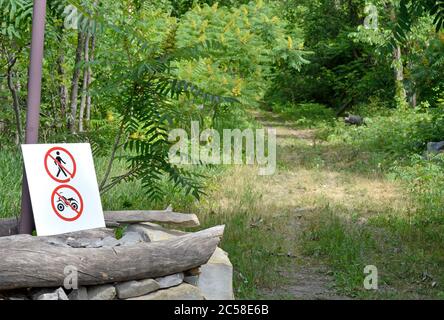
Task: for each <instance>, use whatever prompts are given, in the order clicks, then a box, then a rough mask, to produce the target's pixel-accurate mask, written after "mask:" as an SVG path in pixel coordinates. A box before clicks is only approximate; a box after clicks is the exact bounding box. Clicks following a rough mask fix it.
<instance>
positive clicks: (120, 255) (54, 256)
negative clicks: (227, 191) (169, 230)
mask: <svg viewBox="0 0 444 320" xmlns="http://www.w3.org/2000/svg"><path fill="white" fill-rule="evenodd" d="M223 231H224V226H217V227H214V228H210V229H206V230H203V231H199V232H196V233H190V234H186V235H183V236H179V237H175V238H173V239H169V240H164V241H157V242H142V243H138V244H133V245H128V246H116V247H102V248H72V247H70V246H69V245H66V244H63V243H60V241H57V239H55V240H53V241H51V237H33V236H30V235H18V236H11V237H3V238H0V257H2V259H1V260H0V290H9V289H18V288H37V287H59V286H63V285H64V281H65V278H66V276H67V275H66V274H65V273H64V270H65V268H66V267H67V266H71V267H74V268H75V269H77V271H78V272H77V275H78V284H79V285H80V286H84V285H97V284H103V283H112V282H122V281H130V280H139V279H148V278H155V277H161V276H166V275H170V274H174V273H178V272H183V271H186V270H190V269H193V268H197V267H199V266H201V265H203V264H205V263H207V262H208V260H209V259H210V257H211V255H212V254H213V253H214V251H215V250H216V247H217V245H218V244H219V241H220V237H221V236H222V235H223Z"/></svg>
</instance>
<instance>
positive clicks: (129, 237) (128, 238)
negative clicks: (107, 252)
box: [119, 231, 150, 246]
mask: <svg viewBox="0 0 444 320" xmlns="http://www.w3.org/2000/svg"><path fill="white" fill-rule="evenodd" d="M149 241H150V239H149V238H148V236H146V235H145V234H143V233H139V232H132V231H127V232H125V234H124V235H123V237H122V238H121V239H120V240H119V244H120V245H121V246H129V245H133V244H137V243H140V242H149Z"/></svg>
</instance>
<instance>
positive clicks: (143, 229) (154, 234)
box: [126, 222, 186, 242]
mask: <svg viewBox="0 0 444 320" xmlns="http://www.w3.org/2000/svg"><path fill="white" fill-rule="evenodd" d="M126 230H127V232H138V233H139V234H143V235H144V236H145V237H147V238H148V239H149V241H152V242H154V241H162V240H168V239H171V238H174V237H177V236H181V235H184V234H186V232H183V231H178V230H168V229H165V228H163V227H162V226H159V225H158V224H155V223H150V222H144V223H138V224H132V225H129V226H128V228H127V229H126Z"/></svg>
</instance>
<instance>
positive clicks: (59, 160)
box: [54, 151, 68, 178]
mask: <svg viewBox="0 0 444 320" xmlns="http://www.w3.org/2000/svg"><path fill="white" fill-rule="evenodd" d="M56 154H57V157H56V160H55V161H54V164H55V165H56V166H57V167H58V168H59V171H57V175H56V177H57V178H58V177H59V175H60V173H63V174H64V175H65V177H68V175H67V174H66V172H65V170H64V169H63V166H62V165H61V164H62V163H63V164H66V162H65V161H63V159H62V157H61V156H60V151H57V152H56Z"/></svg>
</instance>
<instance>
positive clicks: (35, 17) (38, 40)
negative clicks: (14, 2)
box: [19, 0, 46, 234]
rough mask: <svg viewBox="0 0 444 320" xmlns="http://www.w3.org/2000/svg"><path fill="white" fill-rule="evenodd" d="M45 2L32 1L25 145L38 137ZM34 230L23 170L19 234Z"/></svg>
mask: <svg viewBox="0 0 444 320" xmlns="http://www.w3.org/2000/svg"><path fill="white" fill-rule="evenodd" d="M45 16H46V0H34V8H33V13H32V38H31V54H30V56H31V61H30V65H29V80H28V102H27V111H26V135H25V143H30V144H32V143H37V142H38V137H39V118H40V97H41V89H42V62H43V61H42V60H43V43H44V38H45ZM33 229H34V218H33V215H32V207H31V198H30V196H29V188H28V182H27V180H26V173H25V170H24V169H23V183H22V212H21V219H20V226H19V232H20V233H27V234H31V233H32V231H33Z"/></svg>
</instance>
